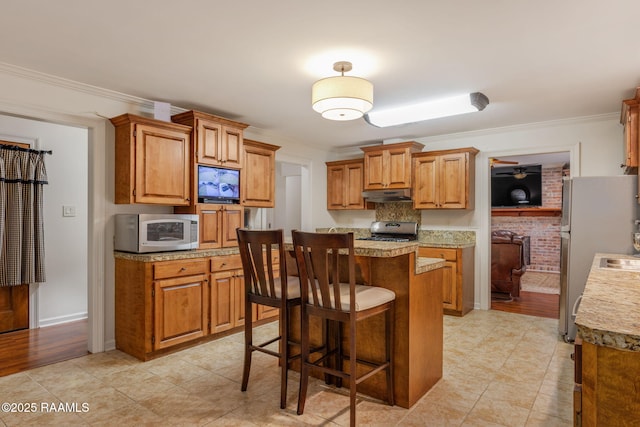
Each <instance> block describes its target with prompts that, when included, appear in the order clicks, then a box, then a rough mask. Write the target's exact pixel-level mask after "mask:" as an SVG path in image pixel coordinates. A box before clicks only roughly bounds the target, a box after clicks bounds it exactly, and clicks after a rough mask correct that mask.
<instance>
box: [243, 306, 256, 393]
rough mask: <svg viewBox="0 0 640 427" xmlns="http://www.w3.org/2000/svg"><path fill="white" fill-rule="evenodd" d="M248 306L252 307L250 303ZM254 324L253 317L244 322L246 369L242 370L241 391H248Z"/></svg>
mask: <svg viewBox="0 0 640 427" xmlns="http://www.w3.org/2000/svg"><path fill="white" fill-rule="evenodd" d="M248 307H251V305H249V306H248ZM252 328H253V325H252V324H251V319H249V318H247V319H246V321H245V323H244V369H243V371H242V386H241V388H240V390H241V391H247V385H248V383H249V371H250V370H251V353H253V350H252V349H251V346H252V345H253V329H252Z"/></svg>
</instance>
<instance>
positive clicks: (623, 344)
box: [576, 253, 640, 351]
mask: <svg viewBox="0 0 640 427" xmlns="http://www.w3.org/2000/svg"><path fill="white" fill-rule="evenodd" d="M603 258H624V259H636V260H638V258H635V257H633V256H630V255H619V254H601V253H598V254H596V255H595V257H594V259H593V264H592V265H591V271H590V272H589V277H588V279H587V284H586V286H585V290H584V293H583V296H582V301H580V305H579V308H578V314H577V316H576V325H577V327H578V335H579V336H580V337H581V338H582V339H583V340H584V341H587V342H589V343H592V344H596V345H601V346H605V347H611V348H616V349H620V350H631V351H640V271H633V270H621V269H612V268H603V267H601V266H600V263H601V260H602V259H603Z"/></svg>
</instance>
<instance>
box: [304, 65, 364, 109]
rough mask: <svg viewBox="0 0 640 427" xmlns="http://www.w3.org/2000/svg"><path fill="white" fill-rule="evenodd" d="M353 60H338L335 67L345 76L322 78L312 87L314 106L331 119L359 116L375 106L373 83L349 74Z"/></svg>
mask: <svg viewBox="0 0 640 427" xmlns="http://www.w3.org/2000/svg"><path fill="white" fill-rule="evenodd" d="M351 68H352V66H351V63H350V62H346V61H341V62H336V63H335V64H333V69H334V70H336V71H338V72H339V73H340V74H341V75H340V76H336V77H328V78H326V79H322V80H318V81H317V82H315V83H314V84H313V87H312V88H311V104H312V105H313V109H314V110H315V111H317V112H318V113H320V114H322V117H324V118H325V119H329V120H354V119H359V118H360V117H362V116H363V115H364V113H366V112H367V111H369V110H371V108H372V107H373V84H372V83H371V82H370V81H368V80H366V79H362V78H360V77H350V76H345V75H344V73H345V72H348V71H351Z"/></svg>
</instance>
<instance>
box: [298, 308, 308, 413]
mask: <svg viewBox="0 0 640 427" xmlns="http://www.w3.org/2000/svg"><path fill="white" fill-rule="evenodd" d="M303 310H304V309H302V310H300V311H301V313H300V317H301V318H302V322H301V325H300V390H299V391H298V411H297V413H298V415H302V413H303V412H304V404H305V401H306V399H307V386H308V385H309V366H308V365H307V360H308V359H309V318H308V316H306V315H305V313H303V312H302V311H303Z"/></svg>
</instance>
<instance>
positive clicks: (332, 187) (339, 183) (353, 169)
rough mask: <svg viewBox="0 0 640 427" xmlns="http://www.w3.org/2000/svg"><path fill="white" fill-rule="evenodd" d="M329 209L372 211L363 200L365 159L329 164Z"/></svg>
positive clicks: (369, 205)
mask: <svg viewBox="0 0 640 427" xmlns="http://www.w3.org/2000/svg"><path fill="white" fill-rule="evenodd" d="M326 164H327V209H328V210H358V209H370V208H372V206H371V205H373V204H372V203H365V200H364V199H363V198H362V190H363V188H364V187H363V181H364V159H356V160H339V161H335V162H327V163H326Z"/></svg>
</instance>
